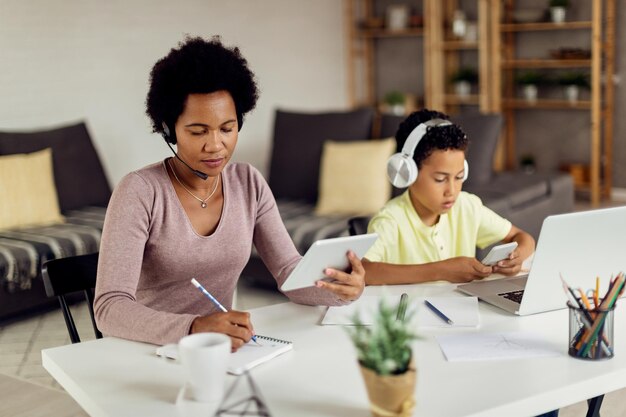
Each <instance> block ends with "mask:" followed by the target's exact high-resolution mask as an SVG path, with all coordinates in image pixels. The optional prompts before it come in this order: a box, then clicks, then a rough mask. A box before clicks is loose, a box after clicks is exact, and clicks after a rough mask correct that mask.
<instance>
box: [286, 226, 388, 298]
mask: <svg viewBox="0 0 626 417" xmlns="http://www.w3.org/2000/svg"><path fill="white" fill-rule="evenodd" d="M377 238H378V235H377V234H376V233H370V234H367V235H357V236H346V237H336V238H332V239H322V240H318V241H317V242H315V243H313V245H311V247H310V248H309V250H308V251H306V254H304V257H303V258H302V259H301V260H300V262H299V263H298V265H296V267H295V268H294V270H293V271H292V272H291V274H290V275H289V276H288V277H287V280H286V281H285V282H284V283H283V285H282V286H281V287H280V289H281V290H283V291H291V290H297V289H298V288H305V287H313V286H315V282H316V281H319V280H320V279H327V280H330V278H328V277H327V276H326V275H324V269H326V268H334V269H338V270H340V271H343V270H346V269H347V268H348V266H349V265H350V262H349V261H348V257H347V253H348V251H349V250H351V251H352V252H354V253H355V254H356V256H358V257H359V258H362V257H363V256H364V255H365V252H367V250H368V249H369V248H370V247H371V246H372V245H373V244H374V242H375V241H376V239H377Z"/></svg>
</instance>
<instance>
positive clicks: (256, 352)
mask: <svg viewBox="0 0 626 417" xmlns="http://www.w3.org/2000/svg"><path fill="white" fill-rule="evenodd" d="M256 337H257V340H258V341H259V343H260V345H259V344H256V343H254V342H253V341H252V340H250V341H249V342H248V343H246V344H245V345H243V346H242V347H240V348H239V349H238V350H237V351H236V352H234V353H231V354H230V364H229V366H228V372H229V373H231V374H234V375H240V374H243V373H244V372H245V371H247V370H249V369H252V368H254V367H255V366H257V365H260V364H262V363H264V362H267V361H269V360H271V359H273V358H275V357H276V356H278V355H282V354H283V353H285V352H287V351H289V350H291V349H292V348H293V343H292V342H289V341H286V340H280V339H274V338H271V337H267V336H261V335H257V336H256ZM156 354H157V355H159V356H165V357H167V358H170V359H175V360H178V345H177V344H169V345H164V346H159V347H158V348H157V349H156Z"/></svg>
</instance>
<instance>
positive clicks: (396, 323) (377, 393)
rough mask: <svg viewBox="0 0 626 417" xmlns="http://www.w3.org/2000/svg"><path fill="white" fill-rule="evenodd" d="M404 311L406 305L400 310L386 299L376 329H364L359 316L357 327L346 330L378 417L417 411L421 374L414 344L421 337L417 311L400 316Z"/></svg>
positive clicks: (355, 318) (372, 408) (402, 414)
mask: <svg viewBox="0 0 626 417" xmlns="http://www.w3.org/2000/svg"><path fill="white" fill-rule="evenodd" d="M404 308H406V306H404ZM401 309H403V306H402V302H401V303H400V305H399V306H398V307H396V306H392V305H390V304H389V303H387V301H385V299H382V300H381V302H380V304H379V306H378V311H377V312H376V319H375V323H374V325H373V326H364V325H363V322H362V321H361V319H360V317H359V315H358V313H357V314H356V315H355V316H354V317H353V319H352V321H353V324H354V326H353V327H349V328H347V329H346V330H347V332H348V334H349V335H350V338H351V339H352V342H353V343H354V346H355V348H356V351H357V356H358V360H359V365H360V368H361V374H362V375H363V380H364V381H365V386H366V388H367V395H368V397H369V400H370V409H371V412H372V415H374V416H375V417H386V416H410V415H412V413H413V409H414V407H415V385H416V381H417V371H416V370H415V360H414V358H413V352H412V350H411V342H412V341H413V340H415V339H417V335H416V334H415V333H413V331H412V327H413V326H412V325H411V319H412V317H413V311H409V312H407V313H406V314H405V313H404V312H402V314H400V312H399V310H401ZM405 311H406V310H405Z"/></svg>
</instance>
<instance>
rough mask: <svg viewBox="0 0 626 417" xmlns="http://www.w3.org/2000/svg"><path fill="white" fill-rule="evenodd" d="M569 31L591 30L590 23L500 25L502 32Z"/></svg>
mask: <svg viewBox="0 0 626 417" xmlns="http://www.w3.org/2000/svg"><path fill="white" fill-rule="evenodd" d="M571 29H591V21H582V22H564V23H552V22H537V23H502V24H500V31H502V32H527V31H528V32H532V31H539V30H571Z"/></svg>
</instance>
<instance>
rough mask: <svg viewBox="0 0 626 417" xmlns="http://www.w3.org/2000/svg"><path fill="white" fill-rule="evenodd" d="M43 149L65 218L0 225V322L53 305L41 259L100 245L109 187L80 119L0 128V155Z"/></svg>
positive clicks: (81, 251) (65, 254) (89, 249)
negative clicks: (25, 128)
mask: <svg viewBox="0 0 626 417" xmlns="http://www.w3.org/2000/svg"><path fill="white" fill-rule="evenodd" d="M45 148H52V163H53V171H54V180H55V186H56V189H57V196H58V199H59V206H60V209H61V213H62V214H63V215H64V216H65V220H66V222H65V223H64V224H59V225H54V226H48V227H29V228H21V229H13V230H0V322H2V321H6V320H9V319H11V318H13V317H15V316H17V315H22V314H24V313H28V312H31V311H38V310H41V309H42V308H49V307H52V306H57V305H58V301H57V300H56V299H49V298H48V297H47V296H46V293H45V290H44V286H43V281H42V278H41V264H42V263H43V262H45V261H46V260H48V259H54V258H60V257H65V256H72V255H81V254H86V253H92V252H97V251H98V248H99V245H100V235H101V231H102V224H103V222H104V214H105V210H106V208H105V207H106V205H107V204H108V201H109V197H110V195H111V188H110V186H109V183H108V181H107V179H106V176H105V174H104V170H103V168H102V165H101V163H100V159H99V158H98V155H97V153H96V150H95V148H94V146H93V144H92V142H91V138H90V136H89V132H88V131H87V127H86V126H85V124H84V123H78V124H75V125H71V126H64V127H60V128H56V129H49V130H42V131H33V132H0V155H11V154H18V153H30V152H35V151H38V150H41V149H45ZM16 175H19V173H16ZM16 204H18V203H17V202H16Z"/></svg>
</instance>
